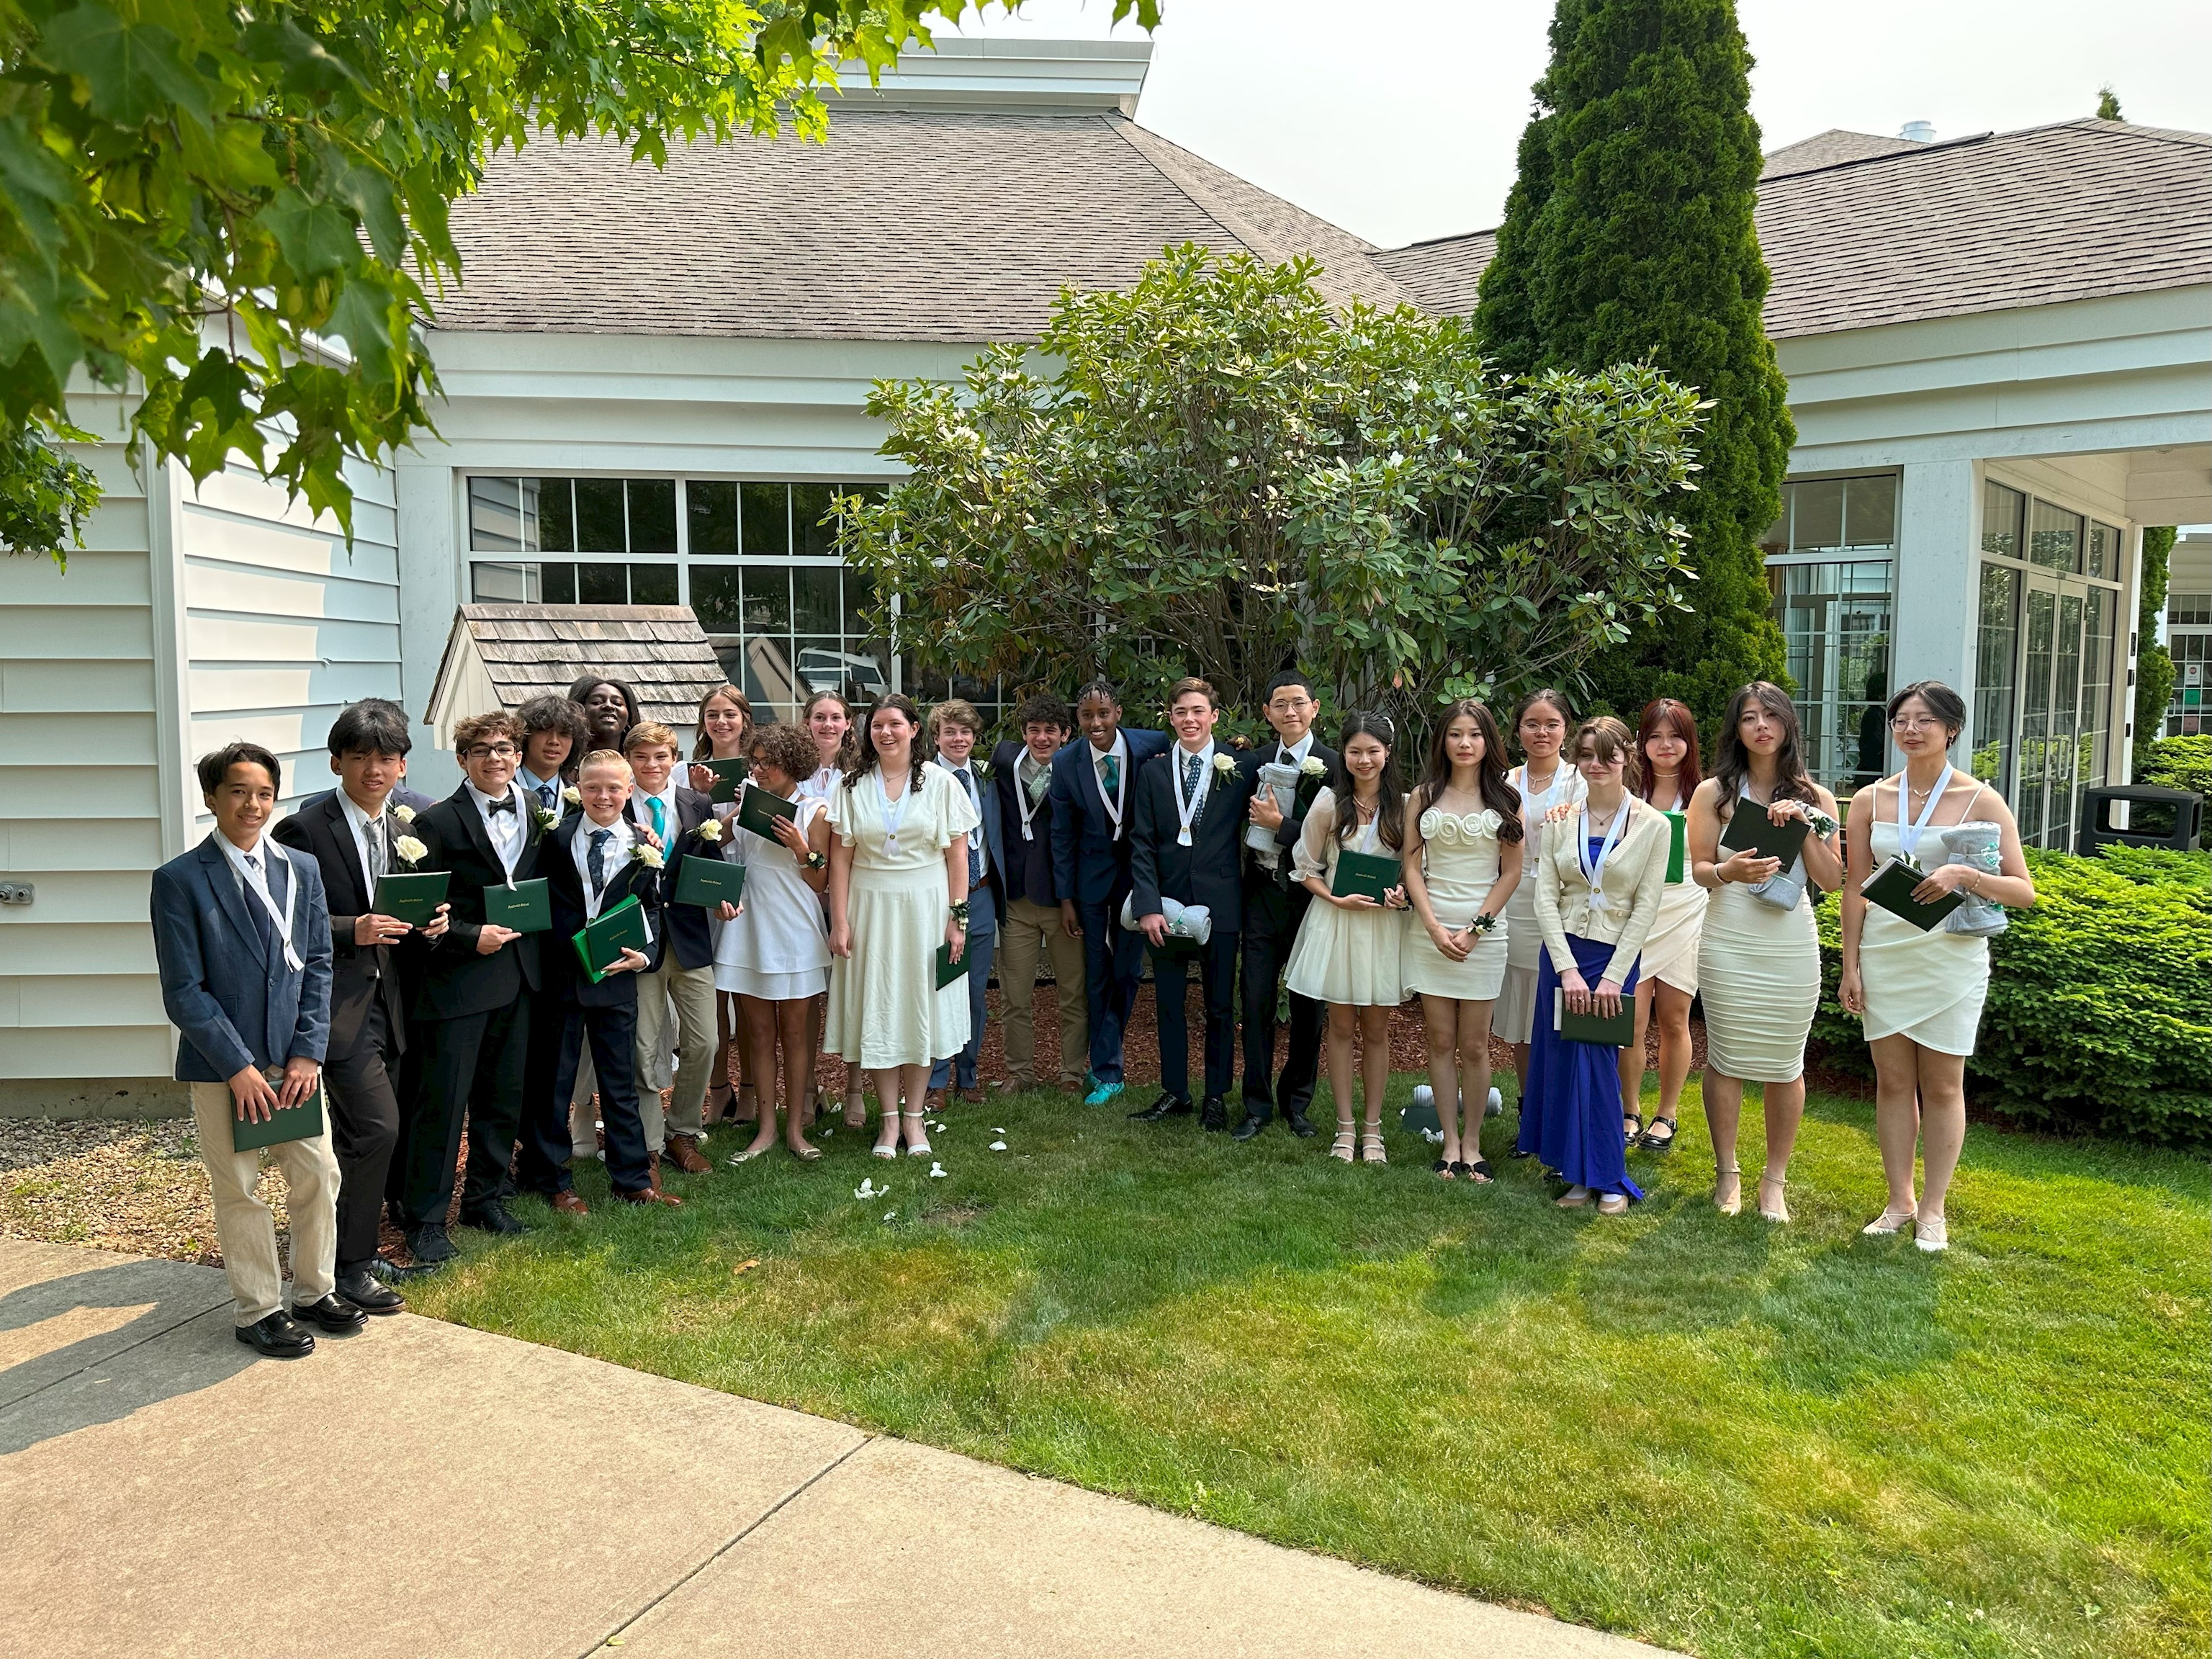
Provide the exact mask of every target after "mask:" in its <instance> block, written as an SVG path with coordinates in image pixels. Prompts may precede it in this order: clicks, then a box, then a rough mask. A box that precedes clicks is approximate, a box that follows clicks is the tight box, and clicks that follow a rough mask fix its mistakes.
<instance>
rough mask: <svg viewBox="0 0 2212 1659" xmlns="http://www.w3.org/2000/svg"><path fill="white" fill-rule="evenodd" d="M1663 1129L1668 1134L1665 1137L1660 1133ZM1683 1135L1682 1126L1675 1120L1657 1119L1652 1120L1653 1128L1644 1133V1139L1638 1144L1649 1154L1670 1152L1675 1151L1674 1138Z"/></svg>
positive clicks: (1668, 1118)
mask: <svg viewBox="0 0 2212 1659" xmlns="http://www.w3.org/2000/svg"><path fill="white" fill-rule="evenodd" d="M1662 1129H1664V1130H1665V1131H1666V1132H1667V1133H1665V1134H1664V1135H1663V1136H1662V1134H1661V1133H1659V1132H1660V1130H1662ZM1680 1133H1682V1126H1681V1125H1680V1124H1679V1123H1677V1122H1676V1121H1674V1119H1673V1118H1671V1117H1655V1118H1653V1119H1652V1120H1651V1127H1650V1128H1648V1129H1646V1130H1645V1131H1644V1139H1642V1140H1640V1141H1638V1143H1637V1144H1638V1146H1642V1147H1643V1148H1644V1151H1645V1152H1670V1151H1672V1150H1673V1149H1674V1137H1675V1136H1676V1135H1678V1134H1680Z"/></svg>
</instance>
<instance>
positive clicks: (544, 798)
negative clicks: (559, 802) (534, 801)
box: [538, 782, 553, 812]
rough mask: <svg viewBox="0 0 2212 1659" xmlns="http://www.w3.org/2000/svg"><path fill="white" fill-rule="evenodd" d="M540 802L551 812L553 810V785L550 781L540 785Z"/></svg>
mask: <svg viewBox="0 0 2212 1659" xmlns="http://www.w3.org/2000/svg"><path fill="white" fill-rule="evenodd" d="M538 805H540V806H542V807H544V809H545V810H546V811H549V812H550V811H552V810H553V786H552V785H551V784H550V782H549V783H541V784H539V785H538Z"/></svg>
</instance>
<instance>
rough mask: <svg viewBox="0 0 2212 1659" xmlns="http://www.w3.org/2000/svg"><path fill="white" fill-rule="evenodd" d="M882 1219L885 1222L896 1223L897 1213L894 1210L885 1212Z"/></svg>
mask: <svg viewBox="0 0 2212 1659" xmlns="http://www.w3.org/2000/svg"><path fill="white" fill-rule="evenodd" d="M896 1219H898V1212H897V1211H896V1210H885V1211H884V1220H886V1221H896Z"/></svg>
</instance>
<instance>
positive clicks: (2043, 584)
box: [2014, 571, 2106, 848]
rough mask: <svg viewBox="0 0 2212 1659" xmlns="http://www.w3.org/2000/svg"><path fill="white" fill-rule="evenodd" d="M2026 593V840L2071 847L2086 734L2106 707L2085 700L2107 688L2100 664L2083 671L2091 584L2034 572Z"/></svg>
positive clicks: (2018, 806)
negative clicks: (2101, 678) (2102, 684)
mask: <svg viewBox="0 0 2212 1659" xmlns="http://www.w3.org/2000/svg"><path fill="white" fill-rule="evenodd" d="M2025 597H2026V605H2024V607H2023V616H2022V618H2021V635H2022V641H2021V676H2020V678H2021V712H2020V793H2019V794H2018V796H2017V797H2015V809H2014V810H2015V816H2016V817H2018V819H2019V821H2020V838H2021V841H2022V842H2024V843H2025V844H2027V846H2030V847H2051V848H2070V847H2071V846H2072V845H2073V844H2074V822H2075V808H2076V805H2077V803H2078V801H2079V799H2080V795H2081V780H2082V776H2083V767H2082V756H2081V738H2082V737H2083V735H2084V734H2085V733H2086V734H2089V735H2091V736H2092V737H2094V735H2095V734H2097V733H2099V732H2100V731H2101V728H2102V725H2103V720H2102V718H2101V715H2102V711H2101V709H2100V708H2094V707H2092V708H2084V707H2083V699H2084V693H2085V690H2086V691H2087V693H2088V694H2089V695H2090V696H2092V697H2095V696H2105V695H2106V692H2105V691H2104V690H2100V689H2099V688H2098V686H2097V684H2096V682H2097V681H2098V678H2099V676H2098V674H2097V673H2096V672H2095V671H2092V672H2091V673H2090V674H2089V675H2088V676H2087V677H2085V676H2084V674H2083V673H2082V666H2083V662H2082V656H2083V646H2084V642H2085V641H2084V629H2083V617H2084V615H2085V613H2086V611H2087V609H2088V604H2089V597H2090V595H2089V590H2088V589H2087V586H2086V585H2085V584H2083V583H2081V582H2080V581H2069V580H2066V579H2065V578H2063V577H2058V576H2049V575H2045V574H2043V573H2042V572H2040V571H2031V572H2029V573H2028V576H2027V594H2026V596H2025ZM2100 597H2101V596H2100ZM2099 609H2100V614H2101V610H2102V607H2101V605H2100V607H2099ZM2090 642H2091V643H2092V644H2093V640H2092V641H2090Z"/></svg>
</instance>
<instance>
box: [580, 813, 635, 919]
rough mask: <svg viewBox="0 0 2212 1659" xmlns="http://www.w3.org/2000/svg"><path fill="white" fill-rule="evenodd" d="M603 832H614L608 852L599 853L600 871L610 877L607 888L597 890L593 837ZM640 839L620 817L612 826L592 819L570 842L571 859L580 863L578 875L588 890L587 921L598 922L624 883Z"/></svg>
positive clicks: (585, 821) (626, 820)
mask: <svg viewBox="0 0 2212 1659" xmlns="http://www.w3.org/2000/svg"><path fill="white" fill-rule="evenodd" d="M599 829H606V830H609V831H611V832H612V835H611V839H610V840H609V841H608V842H606V844H605V851H604V852H602V853H601V854H599V869H600V871H601V872H602V873H603V874H604V875H605V878H606V883H607V884H606V887H605V890H601V891H596V892H595V891H593V890H592V832H593V831H595V830H599ZM635 840H636V837H635V836H633V835H632V834H631V833H630V823H629V819H628V818H625V817H617V819H616V820H615V821H614V822H613V823H592V820H591V818H590V817H586V818H585V819H584V821H583V822H582V823H580V824H578V825H577V826H576V837H575V839H574V841H572V842H569V843H568V854H569V856H570V857H572V858H573V859H574V860H575V861H576V875H577V878H578V879H579V880H580V881H581V882H582V884H583V888H584V919H585V920H586V921H597V920H598V919H599V908H600V906H601V904H602V903H603V902H605V897H606V895H607V894H608V893H611V892H612V891H613V890H614V889H615V887H616V886H617V884H619V883H620V881H621V880H622V876H623V870H624V869H626V868H627V867H628V866H629V849H630V846H631V843H632V842H635Z"/></svg>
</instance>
